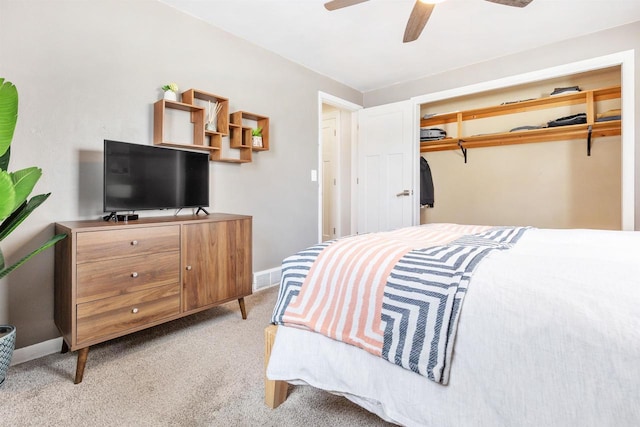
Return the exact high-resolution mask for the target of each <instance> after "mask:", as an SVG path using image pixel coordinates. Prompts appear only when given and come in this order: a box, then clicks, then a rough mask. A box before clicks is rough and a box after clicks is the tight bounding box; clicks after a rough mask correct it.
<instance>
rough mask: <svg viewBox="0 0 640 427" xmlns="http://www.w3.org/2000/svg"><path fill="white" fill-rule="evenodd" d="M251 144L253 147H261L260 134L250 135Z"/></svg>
mask: <svg viewBox="0 0 640 427" xmlns="http://www.w3.org/2000/svg"><path fill="white" fill-rule="evenodd" d="M251 145H253V146H254V147H259V148H262V137H261V136H252V137H251Z"/></svg>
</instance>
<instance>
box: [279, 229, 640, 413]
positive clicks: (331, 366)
mask: <svg viewBox="0 0 640 427" xmlns="http://www.w3.org/2000/svg"><path fill="white" fill-rule="evenodd" d="M456 227H458V228H456ZM447 229H449V230H452V229H453V230H456V231H455V232H451V233H449V231H447ZM442 230H444V232H443V231H442ZM505 230H506V231H505ZM414 231H417V232H419V233H424V232H427V234H428V233H432V234H433V233H434V232H435V233H436V234H438V235H442V234H444V235H447V233H449V234H450V235H449V236H448V237H447V236H445V238H436V239H435V240H433V239H431V240H429V241H427V242H426V243H424V242H422V241H421V239H414V238H404V237H399V238H397V237H393V236H394V233H397V232H399V233H400V235H402V233H405V234H406V233H410V234H411V233H413V232H414ZM496 232H497V234H496ZM492 233H493V234H496V235H498V236H499V237H498V239H497V240H496V239H493V240H492V239H488V240H490V241H487V237H486V236H487V235H490V234H492ZM505 233H506V235H508V238H505V237H504V236H505ZM375 234H379V233H375ZM386 235H387V236H389V237H390V238H391V239H392V240H394V241H396V242H398V241H399V242H400V246H402V245H403V244H404V245H405V246H407V247H408V252H405V254H404V255H402V256H401V257H400V259H403V258H402V257H405V256H406V255H407V254H412V253H415V251H416V250H417V251H422V252H425V251H426V252H429V251H431V252H430V253H433V251H434V250H437V251H446V250H451V249H447V248H449V247H457V246H458V245H460V244H463V245H466V244H469V245H471V246H474V245H475V247H480V250H481V251H482V254H481V255H478V254H479V253H480V252H478V251H476V252H475V254H476V255H474V257H473V258H472V261H469V263H468V264H467V266H466V267H465V266H463V270H464V271H463V272H462V273H460V274H458V273H456V274H458V276H460V283H458V285H457V288H456V287H453V288H451V289H453V291H451V289H449V292H450V295H449V296H450V297H451V298H449V300H450V301H448V302H447V303H446V304H445V305H447V304H449V306H450V307H449V308H451V310H450V311H451V312H452V314H451V317H450V318H449V320H448V322H449V323H448V326H447V327H446V328H444V329H446V332H444V334H445V335H447V337H448V344H447V345H444V349H439V350H438V351H440V353H441V354H440V356H439V357H441V358H442V360H443V361H444V362H443V363H444V364H445V365H446V366H445V367H444V368H443V369H441V370H440V373H441V375H440V376H439V377H438V374H437V373H438V369H435V372H436V373H435V374H433V373H432V375H431V377H429V369H427V370H426V371H425V372H419V371H420V368H419V367H412V365H410V366H409V367H406V366H402V363H397V362H398V360H396V363H394V362H393V361H390V360H389V359H393V358H392V357H387V358H385V357H384V353H385V352H384V351H383V352H382V353H383V354H382V355H380V354H376V352H375V351H373V352H372V351H371V350H370V349H364V348H362V346H358V345H354V344H353V343H349V342H348V341H349V340H348V339H347V340H343V337H338V339H336V337H335V336H332V337H330V336H331V334H330V333H329V334H328V335H323V333H321V332H322V331H320V332H317V331H314V328H315V326H313V325H312V326H311V327H310V326H309V325H308V324H305V325H303V324H296V322H295V321H294V322H287V321H283V313H285V312H286V310H289V311H291V310H290V308H289V307H288V305H289V304H294V303H295V300H296V299H299V298H302V297H301V295H303V294H302V292H301V289H302V288H303V287H306V286H310V283H312V282H313V280H316V281H317V283H316V287H317V289H316V292H318V289H323V288H322V287H323V286H328V287H329V288H331V286H332V284H333V283H334V282H336V281H340V280H344V278H342V279H340V278H337V277H338V276H336V275H335V271H334V270H336V269H335V268H325V269H324V271H322V270H321V269H320V268H317V269H316V268H314V267H313V266H314V265H317V264H319V262H320V261H319V259H320V254H321V253H324V252H328V251H329V248H331V247H332V246H333V245H337V244H338V243H337V242H340V243H339V244H344V243H343V241H344V240H349V239H354V238H357V236H352V237H348V238H345V239H339V240H337V241H331V242H327V243H323V244H320V245H316V246H314V247H312V248H309V249H307V250H305V251H301V252H300V253H299V254H296V255H294V256H292V257H290V258H287V260H285V262H284V263H283V275H282V282H281V288H280V296H279V299H278V303H277V305H276V308H275V310H274V316H273V322H274V323H276V324H278V326H275V325H271V326H270V327H269V328H268V329H267V337H268V339H267V347H266V362H267V366H266V393H267V403H268V404H269V405H270V406H272V407H275V406H277V405H278V404H280V403H281V402H283V401H284V399H285V398H286V390H287V386H288V384H294V385H295V384H308V385H311V386H314V387H317V388H320V389H323V390H327V391H329V392H331V393H335V394H339V395H343V396H345V397H346V398H348V399H350V400H352V401H353V402H355V403H357V404H358V405H360V406H362V407H363V408H365V409H367V410H369V411H371V412H373V413H375V414H377V415H378V416H380V417H381V418H382V419H384V420H387V421H389V422H392V423H396V424H400V425H407V426H471V425H473V426H514V425H518V426H541V425H544V426H605V425H615V426H633V425H640V405H638V396H639V394H640V363H639V362H640V314H639V313H640V233H638V232H621V231H603V230H550V229H537V228H531V227H525V228H522V227H515V228H503V227H497V228H496V227H478V228H475V229H474V228H469V227H468V226H457V225H455V224H453V225H452V224H429V225H423V226H418V227H411V228H410V229H402V230H399V231H396V232H391V233H388V234H386ZM500 236H502V237H500ZM500 239H502V240H500ZM505 239H506V240H505ZM432 240H433V241H432ZM461 242H462V243H461ZM336 247H337V246H336ZM443 248H444V249H443ZM323 251H324V252H323ZM356 252H357V251H356ZM365 252H366V251H365ZM354 253H355V252H354ZM352 255H353V256H352ZM396 255H397V254H396ZM334 256H335V254H334ZM354 257H355V255H354V254H350V255H349V256H347V255H345V253H343V254H342V256H340V255H338V256H337V257H336V258H335V259H340V258H342V259H351V261H350V262H355V261H353V259H354ZM392 258H393V257H392ZM327 259H330V258H326V257H325V261H326V260H327ZM335 259H334V261H335ZM396 261H397V260H396ZM476 261H477V262H476ZM394 262H395V261H394ZM373 265H375V266H376V269H375V271H378V272H379V271H380V270H384V271H383V272H381V273H380V274H379V275H378V276H384V277H383V279H382V282H384V283H383V287H385V288H386V287H388V286H389V284H390V283H391V282H393V277H394V275H396V273H397V271H396V270H395V268H396V267H395V266H394V267H393V269H391V270H389V268H388V267H385V262H382V261H380V260H377V261H376V262H370V263H368V264H365V267H364V268H365V270H366V271H367V272H371V271H374V270H373V269H372V266H373ZM385 268H386V270H385ZM405 270H406V269H405ZM409 270H411V269H409ZM414 270H415V271H418V270H420V269H414ZM415 271H414V272H415ZM332 272H333V273H332ZM332 274H333V275H332ZM385 275H386V276H385ZM311 276H314V277H316V279H313V278H312V277H311ZM347 276H348V275H347ZM353 277H356V276H351V278H352V279H353ZM352 279H349V280H347V282H349V281H350V282H351V285H353V282H354V281H357V280H352ZM358 280H359V279H358ZM291 283H293V284H294V285H293V287H294V288H295V287H296V286H297V287H298V289H294V292H291V291H290V289H291V286H290V285H291ZM287 288H289V290H287ZM320 292H321V293H320V294H317V293H316V294H313V293H311V294H309V295H311V296H310V297H308V299H309V300H310V301H312V304H311V305H312V306H314V307H315V308H316V309H317V308H318V307H320V306H322V304H320V302H321V301H326V303H327V304H329V306H330V305H331V304H333V303H334V302H335V301H334V302H331V301H330V300H329V299H327V298H325V297H324V294H322V291H320ZM373 292H380V290H379V289H378V290H376V291H373ZM327 293H330V292H327ZM334 293H336V294H339V292H337V291H335V292H334ZM314 295H315V299H314ZM318 295H321V296H322V297H319V296H318ZM353 295H356V294H353ZM358 295H359V296H358V298H357V299H358V300H362V296H361V294H358ZM451 295H452V296H451ZM286 299H288V300H289V301H288V302H287V304H286V305H287V307H286V308H285V309H283V307H282V305H283V301H284V300H286ZM445 299H446V298H445ZM456 301H457V304H458V306H457V307H456ZM441 304H442V303H441ZM298 305H300V304H298ZM294 311H295V310H294ZM445 311H446V310H445ZM383 312H384V310H383ZM294 317H295V316H294ZM302 317H305V316H302ZM307 317H314V316H307ZM315 317H318V316H315ZM284 318H285V320H286V316H284ZM329 323H331V322H329ZM334 323H335V321H334ZM364 323H366V322H364ZM384 325H385V322H383V329H384V333H386V331H387V329H389V328H386V329H385V328H384ZM319 329H321V328H319ZM329 329H331V328H329ZM369 329H371V328H369ZM334 335H335V334H334ZM374 335H375V334H374ZM274 336H275V341H274V339H273V338H274ZM426 336H428V338H429V337H430V338H429V339H430V340H431V341H430V342H431V344H432V343H433V340H434V334H433V333H431V334H429V333H427V334H426ZM442 336H443V335H441V336H440V339H439V340H438V339H436V341H438V342H441V341H443V339H442ZM384 339H385V340H386V336H385V338H384ZM444 341H447V340H444ZM425 347H427V345H425ZM431 348H432V350H433V348H435V346H433V345H431ZM391 353H393V352H391ZM403 357H404V356H403ZM399 358H400V359H401V358H402V357H397V354H396V359H399ZM431 365H434V363H433V361H431ZM436 365H437V363H436Z"/></svg>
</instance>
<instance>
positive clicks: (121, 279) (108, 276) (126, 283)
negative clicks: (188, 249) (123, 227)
mask: <svg viewBox="0 0 640 427" xmlns="http://www.w3.org/2000/svg"><path fill="white" fill-rule="evenodd" d="M179 282H180V252H161V253H158V254H154V255H140V256H132V257H129V258H117V259H107V260H104V261H95V262H85V263H83V264H78V266H77V283H78V285H77V289H76V302H77V303H78V304H80V303H84V302H88V301H93V300H97V299H101V298H108V297H115V296H118V295H124V294H129V293H132V292H136V291H140V290H143V289H148V288H152V287H156V286H162V285H174V284H177V283H179Z"/></svg>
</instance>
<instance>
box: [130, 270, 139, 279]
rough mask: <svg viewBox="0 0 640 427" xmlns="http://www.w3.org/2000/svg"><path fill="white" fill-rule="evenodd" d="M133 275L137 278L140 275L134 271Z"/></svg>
mask: <svg viewBox="0 0 640 427" xmlns="http://www.w3.org/2000/svg"><path fill="white" fill-rule="evenodd" d="M131 277H133V278H134V279H135V278H136V277H138V273H137V272H135V271H134V272H133V273H131Z"/></svg>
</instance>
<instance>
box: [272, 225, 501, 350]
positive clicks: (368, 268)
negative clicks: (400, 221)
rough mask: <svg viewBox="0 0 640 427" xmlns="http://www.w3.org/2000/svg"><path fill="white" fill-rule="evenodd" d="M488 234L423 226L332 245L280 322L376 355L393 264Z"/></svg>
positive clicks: (460, 227)
mask: <svg viewBox="0 0 640 427" xmlns="http://www.w3.org/2000/svg"><path fill="white" fill-rule="evenodd" d="M489 228H491V227H489V226H468V225H457V224H429V225H425V226H422V227H408V228H403V229H399V230H394V231H388V232H381V233H371V234H363V235H360V236H353V237H351V238H348V239H341V240H338V241H336V242H334V243H332V244H331V245H329V246H328V247H326V248H325V249H324V250H323V251H322V252H320V254H319V255H318V258H317V259H316V261H315V262H314V263H313V265H312V267H311V269H310V271H309V274H307V277H306V278H305V281H304V283H303V285H302V287H301V290H300V293H299V294H298V296H297V297H296V299H295V300H294V301H292V302H291V303H290V304H289V306H288V307H287V309H286V311H285V313H284V316H283V318H282V320H283V322H284V323H285V324H289V325H293V326H301V327H304V328H307V329H310V330H313V331H316V332H319V333H322V334H323V335H326V336H328V337H330V338H333V339H336V340H339V341H343V342H346V343H348V344H352V345H355V346H358V347H360V348H363V349H365V350H367V351H369V352H370V353H373V354H376V355H381V354H382V346H383V339H384V331H383V326H382V316H381V311H382V299H383V295H384V287H385V285H386V283H387V278H388V277H389V275H390V274H391V270H392V269H393V267H394V266H395V265H396V263H397V262H398V260H399V259H400V258H402V256H404V255H405V254H406V253H407V252H409V251H411V250H413V249H423V248H428V247H433V246H440V245H445V244H447V243H449V242H451V241H453V240H455V239H457V238H459V237H461V236H463V235H465V234H475V233H480V232H482V231H485V230H488V229H489Z"/></svg>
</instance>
